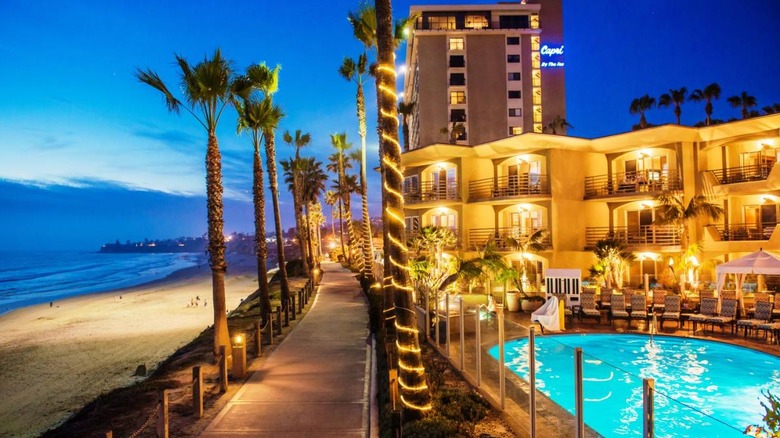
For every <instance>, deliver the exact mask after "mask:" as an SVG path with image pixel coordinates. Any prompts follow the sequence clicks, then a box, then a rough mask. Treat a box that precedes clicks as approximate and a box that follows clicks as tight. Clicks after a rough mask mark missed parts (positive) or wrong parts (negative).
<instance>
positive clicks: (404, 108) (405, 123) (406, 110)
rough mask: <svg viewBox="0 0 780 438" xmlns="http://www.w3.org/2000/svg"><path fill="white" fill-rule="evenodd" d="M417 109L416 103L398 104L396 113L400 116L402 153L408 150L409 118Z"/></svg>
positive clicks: (401, 102) (403, 102) (402, 102)
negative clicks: (402, 140) (402, 141)
mask: <svg viewBox="0 0 780 438" xmlns="http://www.w3.org/2000/svg"><path fill="white" fill-rule="evenodd" d="M416 107H417V102H415V101H411V102H405V101H403V100H402V101H400V102H398V113H399V114H401V123H402V125H401V126H402V127H401V132H402V133H403V139H404V151H408V150H409V117H410V116H411V115H412V114H414V110H415V108H416Z"/></svg>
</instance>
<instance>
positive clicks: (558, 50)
mask: <svg viewBox="0 0 780 438" xmlns="http://www.w3.org/2000/svg"><path fill="white" fill-rule="evenodd" d="M539 54H540V55H542V68H554V67H563V65H564V63H563V44H560V45H554V44H545V45H543V46H542V48H541V49H540V50H539Z"/></svg>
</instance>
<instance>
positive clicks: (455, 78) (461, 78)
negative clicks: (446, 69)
mask: <svg viewBox="0 0 780 438" xmlns="http://www.w3.org/2000/svg"><path fill="white" fill-rule="evenodd" d="M450 85H466V75H465V74H464V73H450Z"/></svg>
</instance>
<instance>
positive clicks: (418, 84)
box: [404, 0, 566, 149]
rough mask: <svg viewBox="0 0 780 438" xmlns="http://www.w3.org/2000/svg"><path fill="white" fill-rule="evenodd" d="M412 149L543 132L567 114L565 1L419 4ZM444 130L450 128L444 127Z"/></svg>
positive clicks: (409, 87)
mask: <svg viewBox="0 0 780 438" xmlns="http://www.w3.org/2000/svg"><path fill="white" fill-rule="evenodd" d="M410 14H418V17H419V18H418V19H417V21H416V23H415V25H414V29H413V32H412V34H411V35H410V37H409V40H408V44H407V52H406V64H407V70H406V77H405V79H404V96H405V97H404V98H405V100H406V101H407V102H415V104H416V108H415V111H414V113H413V114H412V115H411V116H410V117H408V124H409V127H410V129H409V131H410V135H409V137H410V141H409V144H408V145H406V147H407V148H408V149H417V148H420V147H425V146H428V145H431V144H435V143H454V144H459V145H477V144H482V143H485V142H489V141H494V140H499V139H502V138H506V137H508V136H512V135H517V134H521V133H523V132H537V133H541V132H542V131H543V128H544V127H545V126H547V124H549V123H550V122H551V121H552V120H553V118H554V117H555V116H559V117H561V118H564V119H565V117H566V102H565V88H564V73H563V72H564V69H563V64H564V61H563V53H564V44H563V14H562V5H561V0H528V1H523V2H514V3H510V2H507V3H499V4H496V5H457V6H412V7H411V8H410ZM443 131H444V132H443Z"/></svg>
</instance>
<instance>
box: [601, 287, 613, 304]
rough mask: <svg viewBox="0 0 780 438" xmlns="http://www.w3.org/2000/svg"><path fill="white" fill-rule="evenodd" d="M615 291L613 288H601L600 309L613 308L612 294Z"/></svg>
mask: <svg viewBox="0 0 780 438" xmlns="http://www.w3.org/2000/svg"><path fill="white" fill-rule="evenodd" d="M613 293H614V290H613V289H612V288H611V287H604V288H601V297H600V298H599V308H601V309H610V308H611V307H612V294H613Z"/></svg>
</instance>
